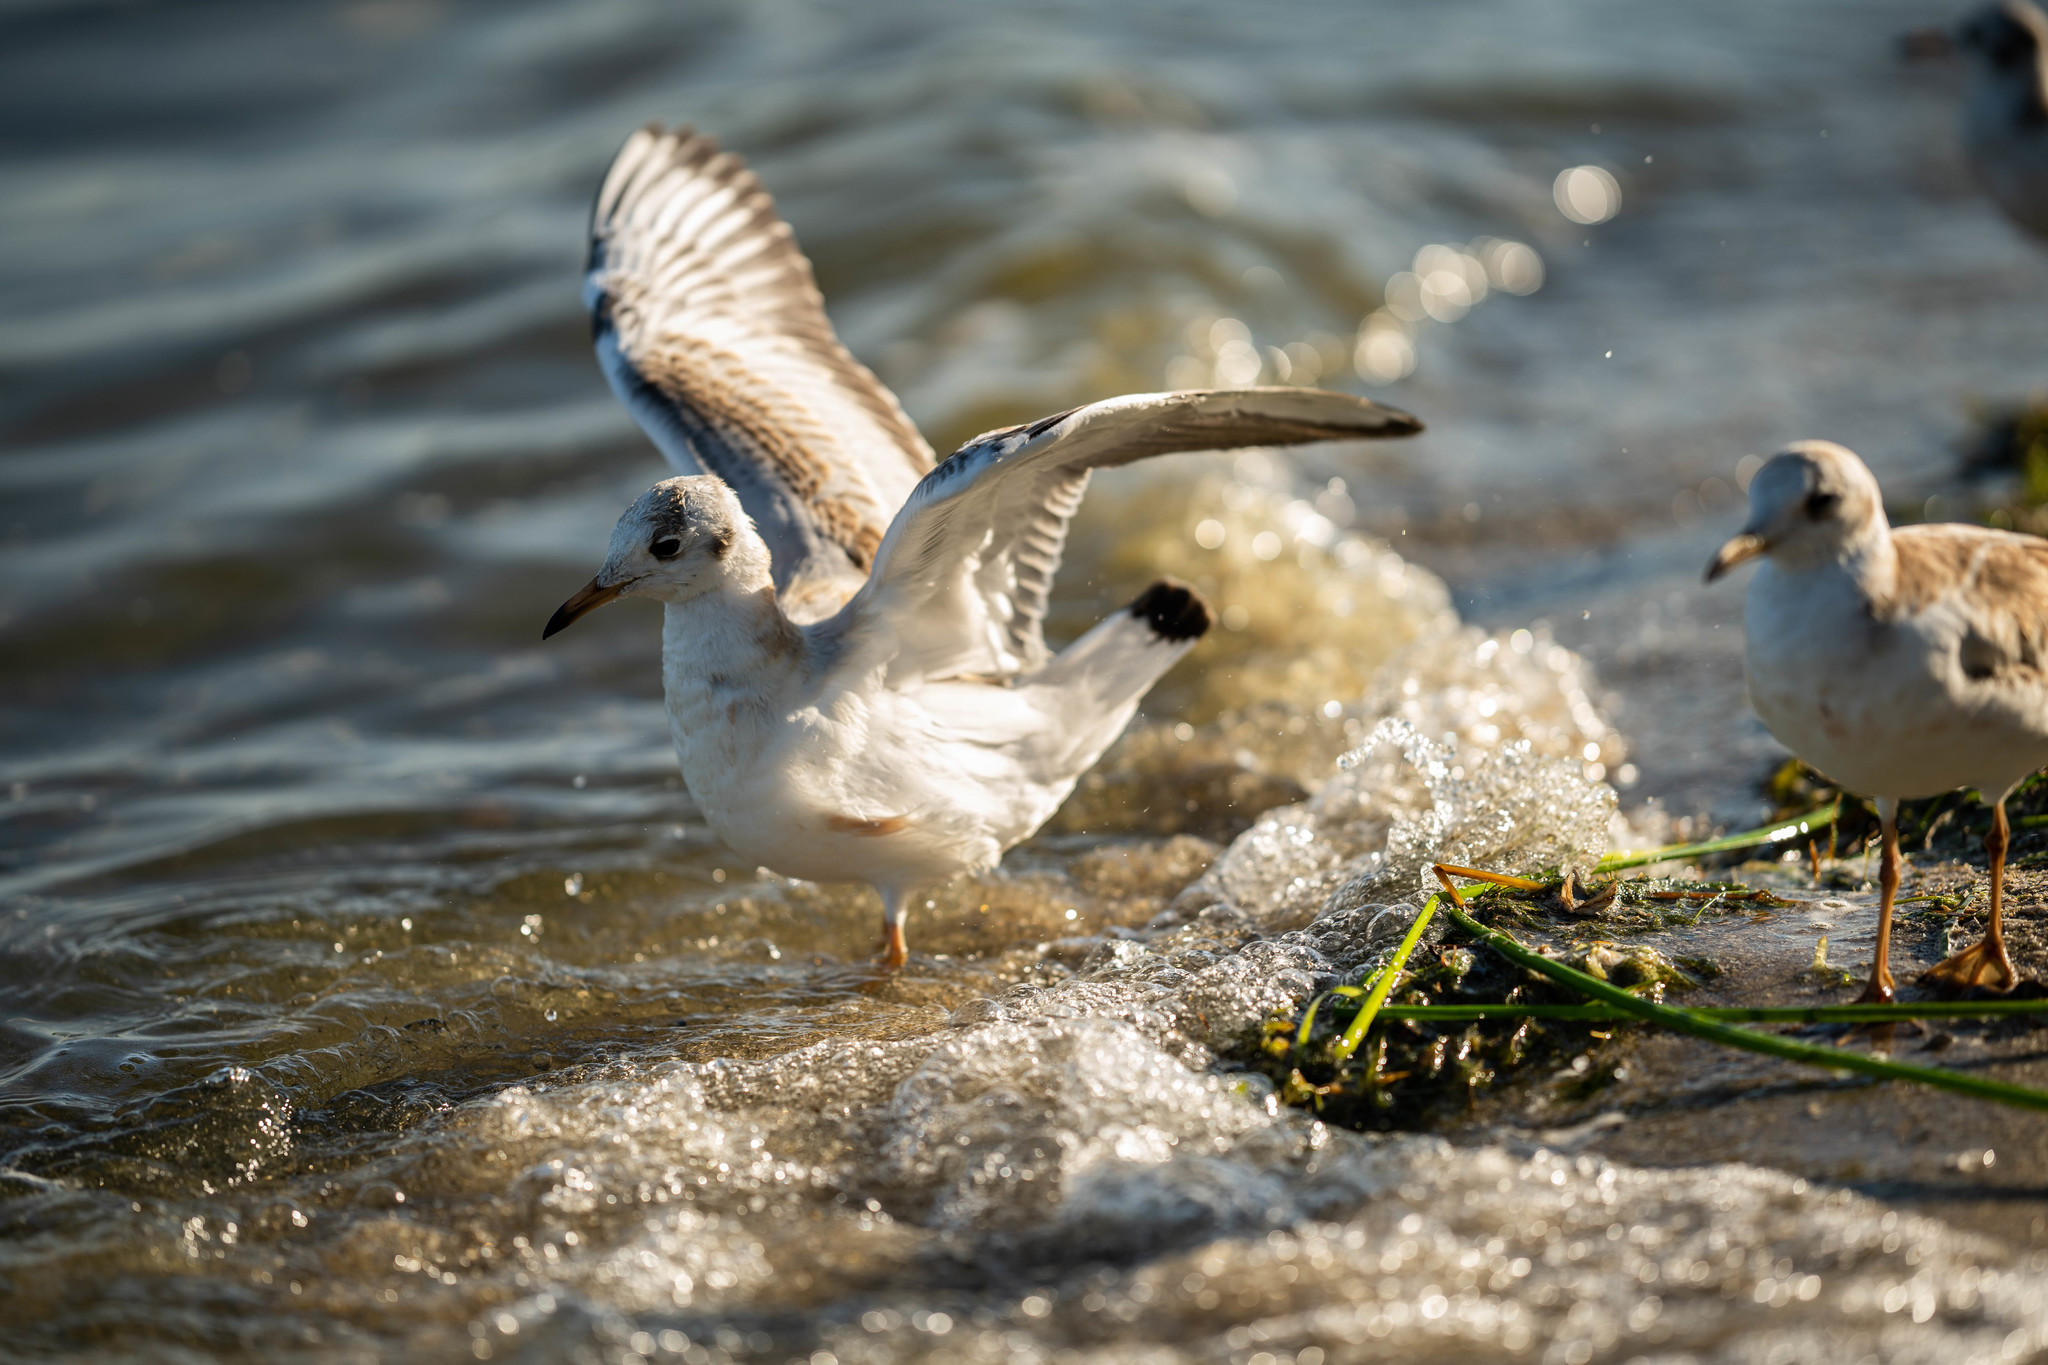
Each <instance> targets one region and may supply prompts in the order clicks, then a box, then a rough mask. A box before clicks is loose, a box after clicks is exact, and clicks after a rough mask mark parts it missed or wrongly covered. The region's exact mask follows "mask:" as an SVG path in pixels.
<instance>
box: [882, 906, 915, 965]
mask: <svg viewBox="0 0 2048 1365" xmlns="http://www.w3.org/2000/svg"><path fill="white" fill-rule="evenodd" d="M877 890H881V892H882V942H881V955H880V956H879V957H878V958H877V959H876V961H877V962H879V963H880V964H881V965H882V966H884V967H887V968H888V969H889V970H890V971H895V970H896V969H897V968H899V967H901V966H902V965H903V964H904V963H906V962H908V961H910V946H909V944H908V943H906V942H905V941H904V938H903V912H904V909H905V904H906V902H907V901H908V900H909V896H908V895H906V894H905V893H903V892H901V891H890V890H886V889H883V888H879V887H878V888H877Z"/></svg>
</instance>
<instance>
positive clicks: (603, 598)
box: [546, 127, 1422, 967]
mask: <svg viewBox="0 0 2048 1365" xmlns="http://www.w3.org/2000/svg"><path fill="white" fill-rule="evenodd" d="M584 298H585V301H586V302H587V303H588V305H589V307H590V312H591V318H592V321H593V324H594V327H595V330H596V343H597V354H598V359H599V361H600V362H601V363H602V365H603V367H604V372H605V375H606V377H607V378H608V379H609V380H610V381H611V385H612V388H613V390H614V391H615V392H617V394H618V395H619V397H620V398H621V399H622V400H624V402H625V404H626V406H627V407H628V408H629V409H631V410H632V413H633V416H634V417H635V418H636V419H637V420H638V421H639V423H640V425H641V426H642V427H644V428H645V429H646V431H647V433H648V435H650V436H651V437H653V439H654V443H655V444H656V445H657V446H659V447H660V448H661V451H662V453H663V454H664V455H666V456H667V457H668V459H669V462H670V463H671V464H673V465H675V466H676V467H677V468H678V469H679V470H681V471H683V476H682V477H680V478H672V479H667V480H665V481H663V482H661V483H658V484H656V485H655V486H654V487H653V488H651V489H649V490H648V491H647V492H646V493H644V494H643V495H641V497H640V498H639V500H638V501H636V502H635V503H634V504H633V505H632V506H631V507H630V508H628V509H627V510H626V513H625V515H624V516H622V517H620V518H619V522H618V525H617V526H616V527H615V528H614V529H613V531H612V538H611V547H610V549H609V551H608V552H607V554H606V556H605V561H604V567H603V568H601V569H599V570H598V572H597V576H596V577H595V578H593V579H591V581H590V583H589V584H588V585H587V586H585V587H584V588H583V589H582V590H581V591H580V592H578V593H577V594H576V595H575V596H574V597H571V598H570V599H569V600H568V601H567V602H565V603H563V604H562V607H561V609H560V610H559V611H557V612H556V613H555V615H554V619H552V620H551V621H549V622H548V625H547V630H546V634H547V635H553V634H554V633H555V632H556V631H559V630H561V629H563V628H564V627H566V626H568V625H569V624H570V623H571V622H573V621H575V620H576V619H577V618H578V617H580V616H582V615H584V614H585V613H586V612H589V611H591V610H592V609H593V608H596V607H599V606H602V605H604V604H605V603H607V602H610V601H613V600H614V599H617V598H620V597H652V598H654V599H655V600H657V601H659V602H661V603H662V605H663V608H664V612H665V618H666V619H665V622H664V625H663V629H662V682H663V685H664V689H665V691H666V693H667V699H668V715H669V727H670V730H671V731H672V732H673V734H674V736H675V744H676V753H677V756H678V757H679V758H680V760H681V763H682V770H683V780H684V781H685V783H687V784H688V786H689V789H690V795H691V796H692V797H693V798H694V799H695V801H696V802H697V804H698V806H699V807H700V808H701V809H702V810H703V812H704V814H705V817H706V818H707V819H708V820H709V822H710V824H711V828H712V829H713V830H714V831H715V832H716V833H717V834H718V836H719V837H720V838H721V839H723V840H724V841H725V842H726V844H728V845H729V846H730V847H731V848H732V849H733V850H734V851H735V852H737V853H738V854H740V855H741V856H742V857H745V858H748V859H750V860H752V861H753V862H755V863H758V864H760V865H763V866H766V867H769V868H773V869H774V870H776V871H777V872H780V873H783V874H784V875H788V876H797V877H803V878H806V879H810V880H815V881H864V882H867V883H869V884H870V885H872V886H874V887H875V888H876V890H878V891H879V892H880V893H881V896H882V915H883V934H884V961H885V962H886V963H887V964H888V965H890V966H892V967H895V966H901V965H902V964H903V962H904V960H905V951H906V950H905V946H904V937H903V913H904V908H905V905H906V904H907V902H908V900H909V897H910V895H911V893H912V892H913V891H914V890H916V889H917V888H918V887H919V886H921V885H925V884H928V883H931V882H934V881H938V880H941V879H944V878H946V877H950V876H952V875H954V874H956V873H961V872H972V871H983V870H986V869H988V868H991V867H993V866H995V864H996V861H997V860H998V859H999V858H1000V857H1001V856H1002V854H1003V852H1004V850H1006V849H1008V848H1009V847H1011V846H1012V845H1014V844H1016V843H1017V842H1018V841H1019V840H1022V839H1024V838H1027V837H1029V836H1030V835H1031V834H1032V833H1033V832H1034V831H1036V830H1037V829H1038V827H1039V826H1040V825H1042V824H1043V823H1044V822H1045V821H1046V819H1047V818H1049V817H1050V816H1051V815H1052V813H1053V811H1054V810H1056V809H1057V808H1058V807H1059V804H1060V802H1061V801H1063V800H1064V799H1065V798H1066V796H1067V794H1068V793H1069V792H1070V791H1071V790H1072V789H1073V786H1074V783H1075V781H1076V780H1077V779H1078V778H1079V777H1080V776H1081V774H1082V773H1083V772H1085V771H1087V769H1088V767H1089V766H1090V765H1091V764H1093V763H1094V762H1095V760H1096V759H1097V758H1099V757H1100V756H1101V754H1102V752H1103V750H1104V749H1106V748H1107V747H1108V746H1109V744H1110V742H1111V741H1112V740H1114V739H1115V738H1116V736H1117V735H1118V734H1119V733H1121V732H1122V730H1123V728H1124V726H1125V724H1126V723H1127V722H1128V721H1129V720H1130V718H1131V715H1132V713H1133V712H1134V711H1135V710H1136V709H1137V706H1138V702H1139V700H1140V699H1141V698H1143V697H1144V695H1145V693H1146V692H1147V691H1148V690H1149V689H1150V688H1151V686H1152V684H1153V683H1154V682H1156V681H1157V680H1158V679H1159V677H1160V675H1162V674H1163V673H1165V672H1166V670H1167V669H1168V668H1170V667H1172V666H1173V664H1174V663H1175V661H1177V660H1178V659H1179V658H1180V657H1181V656H1182V655H1184V654H1186V653H1187V652H1188V650H1189V649H1191V648H1192V647H1193V646H1194V643H1195V641H1196V640H1197V639H1198V638H1200V636H1201V635H1202V634H1203V632H1204V631H1206V630H1207V629H1208V627H1209V612H1208V609H1207V608H1206V607H1205V606H1204V605H1203V603H1202V601H1201V599H1200V598H1198V597H1197V596H1195V594H1194V593H1193V592H1191V591H1190V590H1189V589H1187V588H1186V587H1183V586H1181V585H1179V584H1177V583H1173V582H1169V581H1166V580H1161V581H1160V582H1158V583H1155V584H1153V585H1152V586H1151V587H1149V588H1147V589H1146V590H1145V591H1144V592H1143V593H1141V594H1140V595H1139V596H1138V598H1137V600H1136V601H1134V602H1132V603H1131V604H1130V606H1129V608H1128V609H1126V610H1124V611H1120V612H1118V613H1117V614H1116V615H1114V616H1112V617H1110V618H1109V619H1108V620H1106V621H1104V622H1102V623H1101V624H1099V625H1097V626H1096V627H1095V628H1094V629H1093V630H1091V631H1089V632H1088V633H1087V634H1085V635H1083V636H1082V637H1081V638H1080V639H1079V640H1076V641H1075V642H1074V643H1073V644H1071V645H1069V646H1068V647H1067V648H1066V649H1064V650H1062V651H1060V652H1059V653H1058V654H1053V653H1051V652H1050V651H1049V650H1048V649H1047V648H1046V644H1045V640H1044V637H1043V635H1042V634H1041V625H1042V623H1043V620H1044V617H1045V609H1046V599H1047V595H1048V592H1049V590H1050V588H1051V586H1052V578H1053V574H1054V572H1055V571H1056V570H1057V568H1058V567H1059V561H1060V550H1061V547H1062V545H1063V543H1064V541H1065V539H1066V533H1067V522H1068V519H1069V518H1070V517H1072V516H1073V514H1074V512H1075V510H1076V509H1077V508H1078V507H1079V506H1080V502H1081V495H1082V492H1083V490H1084V489H1085V488H1086V486H1087V483H1088V473H1089V471H1090V470H1091V469H1096V468H1101V467H1105V466H1110V465H1121V464H1128V463H1130V462H1131V461H1133V460H1139V459H1143V458H1145V457H1146V456H1149V455H1164V454H1168V453H1170V452H1174V451H1189V450H1214V449H1223V448H1229V447H1235V446H1248V445H1292V444H1301V443H1305V442H1310V441H1331V440H1350V439H1357V438H1361V437H1387V436H1406V435H1410V434H1412V433H1414V432H1417V431H1420V430H1421V429H1422V427H1421V423H1419V422H1417V421H1416V420H1415V419H1414V418H1412V417H1410V416H1408V415H1407V414H1406V413H1403V412H1398V411H1395V410H1393V409H1391V408H1386V407H1382V406H1380V405H1378V404H1375V403H1372V402H1369V401H1367V400H1365V399H1362V398H1353V397H1348V396H1346V395H1343V394H1335V393H1323V392H1319V391H1316V390H1312V389H1289V388H1266V389H1244V390H1236V391H1203V392H1192V393H1160V394H1133V395H1130V396H1127V397H1123V398H1113V399H1110V400H1108V401H1105V402H1101V403H1092V404H1089V405H1088V406H1086V407H1082V408H1076V409H1074V410H1073V411H1071V412H1064V413H1059V414H1057V415H1055V416H1052V417H1047V418H1043V419H1041V420H1039V421H1037V422H1033V423H1031V424H1030V425H1028V426H1019V427H1010V428H1007V429H1005V430H1001V431H992V432H989V433H987V434H986V435H983V436H979V437H976V438H975V439H974V440H972V441H969V442H968V443H967V444H966V445H964V446H962V447H961V448H960V449H959V450H958V451H956V452H954V454H953V455H952V456H951V457H950V458H948V459H946V460H945V461H944V462H942V463H940V464H939V465H938V466H937V467H936V468H934V467H933V463H932V452H931V448H930V447H929V446H927V445H926V444H925V442H924V440H923V439H922V438H921V437H920V436H919V435H918V433H917V429H916V428H915V427H914V426H912V425H911V423H910V421H909V419H908V418H906V417H905V416H904V414H903V410H902V408H901V407H899V406H898V405H897V402H896V399H895V398H894V397H893V396H892V395H891V394H890V393H889V391H888V390H887V389H885V388H883V387H882V385H881V383H880V382H879V381H878V380H877V379H876V378H875V377H874V375H872V374H871V373H869V372H868V370H867V369H866V368H865V367H863V366H862V365H861V364H860V363H859V362H858V361H856V360H855V359H854V358H853V357H852V356H851V355H849V354H848V353H847V351H846V349H845V348H844V347H842V346H841V345H840V344H839V341H838V339H837V338H836V337H835V336H834V335H833V332H832V326H831V323H830V322H828V321H827V320H826V317H825V310H824V302H823V299H822V298H821V297H820V295H819V293H818V289H817V286H816V284H815V283H814V282H813V280H812V276H811V268H810V263H809V262H808V261H807V260H806V259H805V258H804V255H803V253H802V252H801V251H800V250H798V248H797V245H796V242H795V240H794V239H793V238H792V236H791V234H790V230H789V227H788V225H786V224H785V223H784V222H783V221H782V220H781V218H780V217H778V216H777V214H776V212H775V207H774V204H773V203H772V201H771V200H770V199H769V197H768V194H767V192H766V191H764V190H763V189H762V188H761V186H760V183H759V181H757V180H756V179H755V177H754V175H753V174H752V173H751V172H750V171H748V170H747V169H746V168H745V166H743V165H742V164H741V162H740V161H739V159H738V158H737V157H734V156H731V155H728V154H721V153H720V152H719V151H718V149H717V147H716V145H715V144H714V143H713V142H712V141H711V140H710V139H708V138H705V137H700V136H698V135H696V134H693V133H691V132H689V131H687V130H678V131H676V132H663V131H662V130H661V129H660V128H659V127H648V128H644V129H642V130H641V131H639V132H637V133H635V134H634V135H633V137H632V138H631V139H630V140H628V141H627V143H626V145H625V147H624V148H623V149H622V150H621V151H620V152H619V155H618V159H617V160H616V161H615V162H613V164H612V168H611V172H610V174H609V175H607V176H606V177H605V182H604V186H603V188H602V189H601V190H600V191H599V192H598V197H597V206H596V210H595V212H594V214H593V218H592V223H591V248H590V269H589V275H588V277H587V280H586V283H585V285H584Z"/></svg>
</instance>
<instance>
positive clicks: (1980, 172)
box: [1904, 0, 2048, 237]
mask: <svg viewBox="0 0 2048 1365" xmlns="http://www.w3.org/2000/svg"><path fill="white" fill-rule="evenodd" d="M1904 48H1905V52H1906V55H1907V56H1908V57H1913V58H1920V57H1934V56H1946V55H1947V54H1948V53H1950V52H1952V51H1960V52H1961V53H1962V54H1963V57H1964V59H1965V60H1966V61H1967V62H1968V64H1969V67H1970V91H1969V95H1968V97H1967V98H1966V100H1965V102H1964V106H1963V147H1964V150H1965V151H1966V152H1967V153H1968V154H1969V158H1970V163H1971V165H1972V166H1973V167H1975V169H1976V172H1977V177H1978V179H1979V180H1981V181H1982V182H1983V184H1984V188H1985V189H1986V190H1987V191H1988V192H1989V193H1990V195H1991V197H1992V198H1993V199H1994V200H1996V201H1997V203H1998V206H1999V207H2000V208H2001V209H2003V210H2005V213H2006V216H2007V217H2009V218H2011V219H2012V220H2013V221H2014V222H2015V223H2018V224H2019V225H2020V226H2021V227H2023V228H2025V229H2026V230H2027V231H2029V232H2031V233H2033V234H2034V235H2035V236H2037V237H2048V14H2044V13H2043V12H2042V10H2041V8H2040V7H2039V6H2038V5H2036V4H2034V3H2033V0H2000V2H1999V3H1997V4H1993V5H1986V6H1985V7H1984V8H1983V9H1980V10H1978V11H1977V12H1976V13H1974V14H1972V15H1971V16H1970V17H1969V18H1968V19H1966V20H1964V21H1963V23H1962V24H1961V25H1960V26H1958V27H1957V28H1956V29H1955V30H1954V31H1953V33H1950V32H1949V31H1946V30H1943V29H1921V30H1918V31H1916V32H1914V33H1910V34H1907V35H1906V37H1905V40H1904Z"/></svg>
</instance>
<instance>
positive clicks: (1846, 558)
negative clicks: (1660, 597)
mask: <svg viewBox="0 0 2048 1365" xmlns="http://www.w3.org/2000/svg"><path fill="white" fill-rule="evenodd" d="M1759 557H1761V558H1763V559H1764V560H1765V563H1764V564H1763V566H1762V567H1761V568H1759V569H1758V570H1757V572H1756V576H1755V577H1754V578H1752V579H1750V581H1749V596H1748V599H1747V601H1746V603H1745V609H1744V611H1743V622H1742V631H1743V638H1744V656H1743V665H1744V671H1745V672H1746V673H1747V674H1748V676H1749V700H1750V705H1752V706H1754V707H1755V708H1756V713H1757V715H1758V716H1759V717H1761V718H1762V720H1763V723H1764V725H1765V727H1766V728H1768V729H1769V730H1770V732H1771V733H1772V734H1773V735H1776V736H1777V737H1778V739H1779V740H1780V741H1781V742H1782V743H1783V744H1784V745H1785V747H1786V748H1788V749H1790V750H1791V751H1792V752H1793V753H1795V754H1797V755H1799V756H1800V757H1801V758H1803V759H1805V760H1806V761H1807V762H1808V763H1811V764H1812V765H1813V766H1814V767H1816V768H1818V769H1819V770H1820V771H1821V772H1822V773H1824V774H1826V775H1827V776H1828V778H1830V779H1831V780H1833V781H1835V782H1838V783H1840V784H1841V785H1842V786H1843V787H1844V788H1845V789H1847V790H1848V791H1852V792H1857V793H1860V794H1861V795H1864V796H1870V797H1875V798H1876V800H1877V811H1878V816H1879V818H1880V819H1881V820H1882V821H1883V823H1884V860H1883V862H1882V863H1881V864H1880V868H1879V877H1878V886H1879V890H1880V893H1881V895H1880V900H1879V904H1878V919H1877V951H1876V953H1875V954H1874V955H1873V958H1872V961H1871V964H1870V984H1869V986H1868V988H1867V989H1865V991H1864V992H1863V996H1862V998H1863V999H1864V1000H1873V1001H1888V1000H1890V999H1891V998H1892V974H1891V967H1890V964H1889V962H1888V961H1887V959H1888V958H1889V956H1890V948H1891V927H1892V901H1893V898H1894V897H1895V896H1896V895H1897V894H1898V889H1899V828H1898V814H1899V800H1900V798H1902V797H1920V796H1938V795H1940V794H1941V793H1943V792H1947V791H1953V790H1955V789H1956V788H1958V787H1974V788H1976V790H1977V792H1978V794H1979V795H1981V796H1982V797H1983V798H1984V800H1985V801H1987V802H1989V803H1990V804H1991V807H1992V818H1991V829H1990V831H1989V832H1988V833H1987V834H1986V835H1985V836H1984V850H1985V852H1986V853H1987V854H1988V855H1989V856H1990V860H1991V919H1990V923H1989V924H1988V925H1987V926H1986V928H1985V933H1984V939H1983V941H1982V942H1980V943H1978V944H1976V945H1975V946H1974V947H1970V948H1966V949H1964V950H1963V951H1962V952H1960V953H1957V954H1956V955H1955V956H1954V957H1951V958H1949V959H1948V960H1947V961H1945V962H1942V963H1940V964H1939V965H1937V966H1935V967H1934V968H1932V969H1930V970H1929V971H1928V972H1927V974H1926V977H1924V978H1923V979H1924V980H1933V981H1936V982H1939V983H1941V984H1944V985H1947V986H1951V987H1955V988H1959V989H1960V988H1968V987H1971V986H1986V987H1990V988H1993V989H1996V990H2001V991H2004V990H2011V989H2012V987H2013V986H2014V985H2016V984H2018V982H2019V974H2018V973H2017V972H2016V971H2014V970H2013V965H2012V959H2011V958H2010V957H2008V956H2006V951H2005V932H2004V924H2003V912H2004V908H2005V850H2006V843H2007V840H2008V837H2009V834H2010V827H2009V826H2008V825H2007V823H2006V818H2005V798H2006V797H2008V796H2010V795H2011V794H2012V789H2013V788H2014V787H2017V786H2018V785H2019V784H2020V783H2021V781H2023V780H2024V779H2025V778H2026V777H2027V776H2028V775H2029V774H2031V773H2034V772H2037V771H2039V770H2040V769H2041V768H2042V767H2043V766H2048V541H2044V540H2041V539H2040V538H2038V537H2035V536H2025V535H2016V534H2014V533H2013V532H2010V531H1994V530H1991V529H1990V528H1988V527H1983V526H1963V525H1956V524H1943V525H1933V526H1904V527H1900V528H1899V529H1898V530H1893V529H1892V527H1891V525H1890V524H1889V523H1888V522H1887V521H1886V520H1885V514H1884V497H1883V495H1882V494H1881V493H1880V492H1879V491H1878V487H1877V480H1876V479H1875V478H1873V477H1871V473H1870V470H1869V469H1867V468H1866V467H1865V466H1864V464H1863V461H1861V460H1859V459H1857V458H1856V456H1855V455H1854V454H1852V453H1851V452H1849V451H1847V450H1845V449H1843V448H1842V447H1841V446H1838V445H1835V444H1834V443H1833V442H1831V441H1800V442H1798V443H1796V444H1794V445H1792V446H1790V447H1789V448H1787V449H1786V450H1784V451H1782V452H1781V453H1779V454H1777V455H1773V456H1772V457H1771V458H1770V460H1769V461H1768V462H1766V463H1765V465H1764V467H1763V468H1762V469H1759V470H1758V471H1757V472H1756V477H1755V478H1754V479H1752V480H1751V481H1750V485H1749V524H1748V525H1747V526H1745V527H1743V528H1742V533H1741V534H1740V535H1737V536H1736V537H1735V538H1733V539H1732V540H1730V541H1729V542H1728V543H1727V544H1725V545H1723V546H1722V547H1721V549H1720V551H1719V553H1717V554H1716V555H1715V556H1714V559H1713V562H1712V563H1710V564H1708V565H1707V581H1708V582H1709V583H1711V582H1713V581H1714V580H1715V579H1717V578H1719V577H1720V576H1721V575H1722V574H1724V573H1727V572H1728V571H1729V570H1730V569H1732V568H1734V567H1735V566H1736V565H1738V564H1741V563H1744V562H1746V561H1748V560H1751V559H1756V558H1759Z"/></svg>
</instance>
